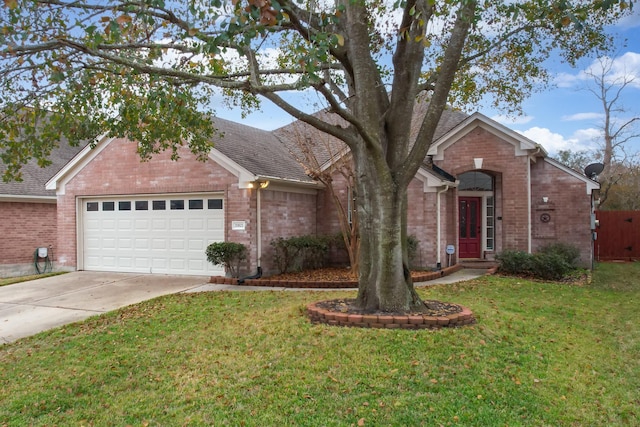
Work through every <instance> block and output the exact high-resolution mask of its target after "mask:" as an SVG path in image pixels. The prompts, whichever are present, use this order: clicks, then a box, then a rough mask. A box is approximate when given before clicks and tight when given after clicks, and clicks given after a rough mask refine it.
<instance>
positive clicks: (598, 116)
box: [561, 113, 604, 122]
mask: <svg viewBox="0 0 640 427" xmlns="http://www.w3.org/2000/svg"><path fill="white" fill-rule="evenodd" d="M602 119H604V114H603V113H576V114H571V115H569V116H562V118H561V120H562V121H564V122H577V121H582V120H591V121H593V120H602Z"/></svg>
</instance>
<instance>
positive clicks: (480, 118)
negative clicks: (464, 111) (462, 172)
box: [427, 112, 547, 160]
mask: <svg viewBox="0 0 640 427" xmlns="http://www.w3.org/2000/svg"><path fill="white" fill-rule="evenodd" d="M478 127H481V128H483V129H485V130H487V131H489V132H490V133H492V134H494V135H496V136H498V137H499V138H501V139H503V140H505V141H507V142H509V143H510V144H511V145H513V146H514V149H515V152H516V155H519V156H523V155H529V154H532V153H537V154H538V155H539V156H540V157H547V151H546V150H545V149H544V148H543V147H542V146H541V145H540V144H538V143H536V142H534V141H532V140H530V139H529V138H527V137H526V136H524V135H522V134H519V133H518V132H516V131H514V130H513V129H510V128H508V127H506V126H504V125H503V124H501V123H498V122H496V121H495V120H492V119H490V118H489V117H487V116H485V115H484V114H482V113H478V112H476V113H473V114H471V115H470V116H467V117H466V118H465V119H464V120H462V121H460V122H458V123H457V124H455V125H454V126H453V127H451V128H450V129H449V130H448V131H446V132H444V133H443V134H442V135H441V136H440V137H439V138H437V139H434V142H433V144H431V147H430V148H429V151H428V153H427V155H428V156H432V158H433V159H434V160H442V159H443V157H444V150H445V149H446V148H447V147H449V146H450V145H452V144H453V143H455V142H456V141H458V140H459V139H460V138H462V137H463V136H464V135H466V134H468V133H469V132H471V131H472V130H474V129H476V128H478Z"/></svg>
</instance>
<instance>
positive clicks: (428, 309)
mask: <svg viewBox="0 0 640 427" xmlns="http://www.w3.org/2000/svg"><path fill="white" fill-rule="evenodd" d="M355 301H356V300H355V299H334V300H328V301H320V302H318V303H316V307H318V308H322V309H325V310H328V311H330V312H334V313H349V314H375V315H385V314H394V313H385V312H383V311H376V312H373V313H370V312H365V311H364V310H361V309H359V308H358V307H356V305H355ZM424 303H425V309H424V310H423V311H420V312H414V313H403V314H405V315H408V316H422V315H424V316H436V317H437V316H448V315H450V314H455V313H460V312H461V311H462V307H460V306H459V305H457V304H451V303H447V302H442V301H435V300H425V301H424Z"/></svg>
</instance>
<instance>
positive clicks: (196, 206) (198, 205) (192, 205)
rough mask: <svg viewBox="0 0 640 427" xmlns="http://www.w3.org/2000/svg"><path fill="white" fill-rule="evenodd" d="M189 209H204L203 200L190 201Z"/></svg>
mask: <svg viewBox="0 0 640 427" xmlns="http://www.w3.org/2000/svg"><path fill="white" fill-rule="evenodd" d="M189 209H204V201H203V200H202V199H195V200H189Z"/></svg>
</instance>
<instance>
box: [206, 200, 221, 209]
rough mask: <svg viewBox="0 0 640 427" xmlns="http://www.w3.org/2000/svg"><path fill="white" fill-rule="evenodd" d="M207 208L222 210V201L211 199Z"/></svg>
mask: <svg viewBox="0 0 640 427" xmlns="http://www.w3.org/2000/svg"><path fill="white" fill-rule="evenodd" d="M207 208H209V209H222V199H209V200H207Z"/></svg>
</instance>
